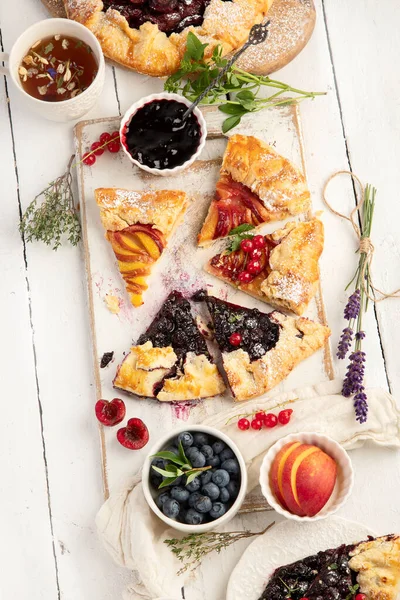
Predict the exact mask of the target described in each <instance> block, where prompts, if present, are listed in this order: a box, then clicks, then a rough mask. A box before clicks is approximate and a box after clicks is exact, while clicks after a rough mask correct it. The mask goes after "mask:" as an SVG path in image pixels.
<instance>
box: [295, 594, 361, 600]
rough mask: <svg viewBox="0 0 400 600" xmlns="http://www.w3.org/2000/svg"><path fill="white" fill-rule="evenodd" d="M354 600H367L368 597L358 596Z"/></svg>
mask: <svg viewBox="0 0 400 600" xmlns="http://www.w3.org/2000/svg"><path fill="white" fill-rule="evenodd" d="M303 600H304V598H303ZM354 600H367V596H366V595H365V594H357V595H356V597H355V598H354Z"/></svg>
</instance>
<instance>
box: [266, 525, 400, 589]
mask: <svg viewBox="0 0 400 600" xmlns="http://www.w3.org/2000/svg"><path fill="white" fill-rule="evenodd" d="M399 593H400V538H399V537H398V536H394V535H387V536H383V537H379V538H375V539H374V538H370V539H369V540H367V541H366V542H361V543H359V544H353V545H345V544H343V545H342V546H339V548H334V549H331V550H326V551H324V552H318V554H315V555H313V556H307V558H304V559H302V560H299V561H297V562H295V563H292V564H290V565H285V566H283V567H279V568H278V569H276V571H275V572H274V573H273V575H272V577H271V578H270V580H269V582H268V584H267V586H266V588H265V590H264V592H263V594H262V596H261V598H260V600H287V598H289V597H290V598H291V600H300V599H305V598H307V600H322V599H323V600H327V599H329V600H397V599H398V597H399Z"/></svg>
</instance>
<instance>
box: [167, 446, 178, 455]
mask: <svg viewBox="0 0 400 600" xmlns="http://www.w3.org/2000/svg"><path fill="white" fill-rule="evenodd" d="M164 452H172V453H173V454H176V455H177V454H178V448H177V447H176V446H168V448H165V450H164Z"/></svg>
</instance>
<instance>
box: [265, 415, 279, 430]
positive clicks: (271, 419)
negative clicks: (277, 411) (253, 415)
mask: <svg viewBox="0 0 400 600" xmlns="http://www.w3.org/2000/svg"><path fill="white" fill-rule="evenodd" d="M277 424H278V417H277V416H276V415H274V414H272V413H268V414H267V415H265V417H264V425H265V427H270V428H271V427H275V425H277Z"/></svg>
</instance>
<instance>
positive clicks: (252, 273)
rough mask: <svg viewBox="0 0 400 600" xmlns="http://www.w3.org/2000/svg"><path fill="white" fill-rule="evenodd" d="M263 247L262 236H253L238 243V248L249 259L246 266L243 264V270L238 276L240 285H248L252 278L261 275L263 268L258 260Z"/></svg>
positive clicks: (264, 245) (264, 243) (263, 240)
mask: <svg viewBox="0 0 400 600" xmlns="http://www.w3.org/2000/svg"><path fill="white" fill-rule="evenodd" d="M265 247H266V242H265V238H264V236H263V235H255V236H254V237H252V238H246V239H244V240H242V241H241V242H240V248H241V249H242V250H243V252H245V254H246V255H248V256H249V258H250V260H249V261H248V262H247V264H246V262H245V268H244V270H243V271H242V272H241V273H239V275H238V280H239V281H240V283H250V282H251V281H252V280H253V279H254V277H256V276H257V275H258V274H259V273H261V271H262V269H263V266H262V263H261V260H260V259H261V258H262V255H263V253H264V251H265V250H264V249H265ZM246 260H247V259H246Z"/></svg>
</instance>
